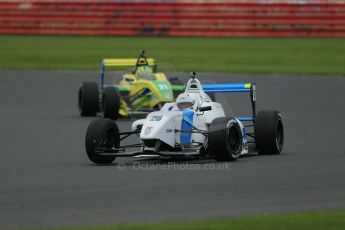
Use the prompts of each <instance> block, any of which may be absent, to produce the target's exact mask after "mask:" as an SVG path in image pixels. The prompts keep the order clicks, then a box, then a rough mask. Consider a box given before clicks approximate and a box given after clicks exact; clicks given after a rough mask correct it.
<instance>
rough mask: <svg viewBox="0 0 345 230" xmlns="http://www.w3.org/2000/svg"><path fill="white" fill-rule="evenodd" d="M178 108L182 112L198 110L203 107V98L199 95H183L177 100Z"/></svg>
mask: <svg viewBox="0 0 345 230" xmlns="http://www.w3.org/2000/svg"><path fill="white" fill-rule="evenodd" d="M176 105H177V108H178V109H180V110H184V109H192V110H197V108H198V107H199V106H200V105H201V98H200V95H199V94H198V93H182V94H180V95H179V96H178V97H177V99H176Z"/></svg>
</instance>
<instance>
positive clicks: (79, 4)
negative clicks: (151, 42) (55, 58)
mask: <svg viewBox="0 0 345 230" xmlns="http://www.w3.org/2000/svg"><path fill="white" fill-rule="evenodd" d="M0 9H1V12H0V17H1V20H0V23H1V24H0V33H1V34H26V35H27V34H31V35H36V34H44V35H48V34H49V35H107V36H119V35H120V36H204V37H252V36H255V37H344V36H345V3H344V1H342V0H195V1H193V0H127V1H124V0H70V1H64V0H55V1H53V0H32V1H30V0H10V1H6V0H1V1H0Z"/></svg>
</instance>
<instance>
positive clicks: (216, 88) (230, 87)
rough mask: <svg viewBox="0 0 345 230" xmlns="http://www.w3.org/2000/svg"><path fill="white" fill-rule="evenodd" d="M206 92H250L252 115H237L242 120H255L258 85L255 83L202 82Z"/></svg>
mask: <svg viewBox="0 0 345 230" xmlns="http://www.w3.org/2000/svg"><path fill="white" fill-rule="evenodd" d="M202 87H203V89H204V92H205V93H243V92H248V93H250V102H251V105H252V117H236V118H237V119H239V120H240V121H253V122H254V121H255V117H256V85H255V83H233V84H202Z"/></svg>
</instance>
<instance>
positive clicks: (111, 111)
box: [102, 87, 121, 120]
mask: <svg viewBox="0 0 345 230" xmlns="http://www.w3.org/2000/svg"><path fill="white" fill-rule="evenodd" d="M120 100H121V97H120V92H119V91H118V89H117V88H116V87H106V88H104V91H103V96H102V106H103V117H104V118H109V119H113V120H116V119H117V118H118V117H119V109H120Z"/></svg>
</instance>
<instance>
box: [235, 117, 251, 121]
mask: <svg viewBox="0 0 345 230" xmlns="http://www.w3.org/2000/svg"><path fill="white" fill-rule="evenodd" d="M235 118H236V119H238V120H240V121H254V119H253V118H252V117H235Z"/></svg>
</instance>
